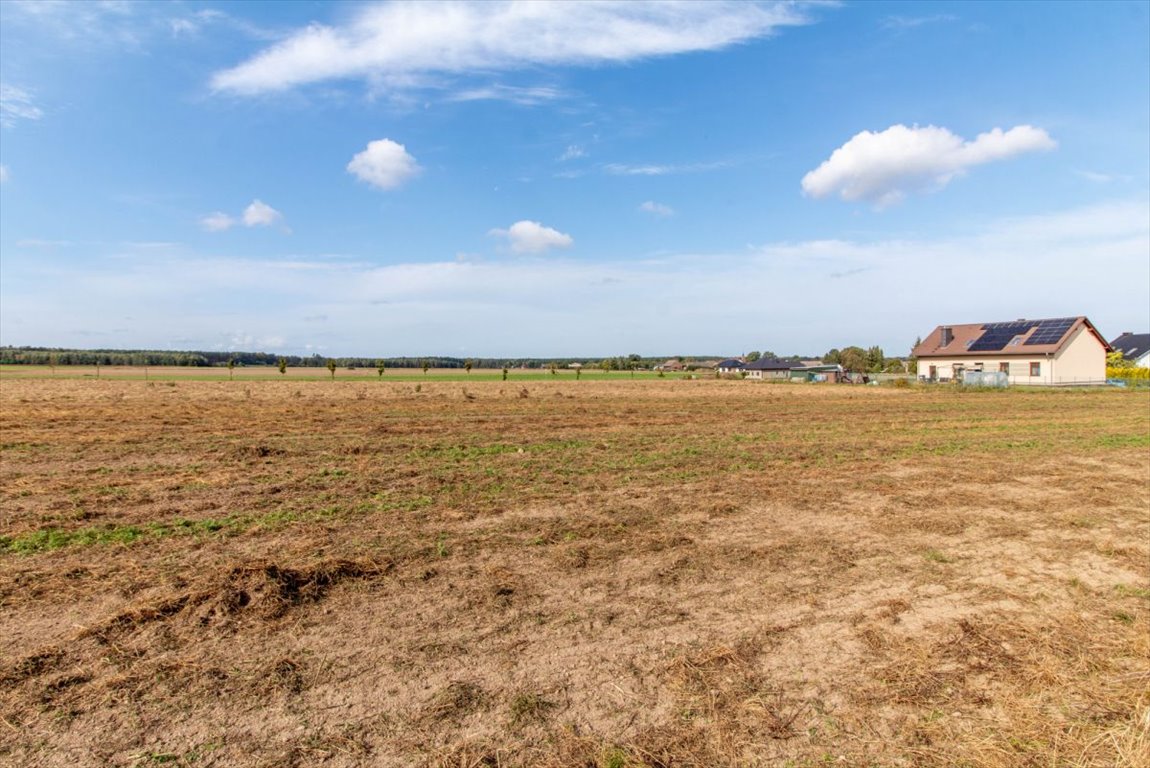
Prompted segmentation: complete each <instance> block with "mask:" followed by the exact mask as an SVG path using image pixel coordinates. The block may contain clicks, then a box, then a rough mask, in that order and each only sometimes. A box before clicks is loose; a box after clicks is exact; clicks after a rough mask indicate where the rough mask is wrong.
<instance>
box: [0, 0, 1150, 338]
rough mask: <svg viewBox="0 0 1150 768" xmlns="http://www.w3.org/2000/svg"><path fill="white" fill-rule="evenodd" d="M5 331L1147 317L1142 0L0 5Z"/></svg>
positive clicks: (870, 325)
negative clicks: (1048, 1) (1104, 0)
mask: <svg viewBox="0 0 1150 768" xmlns="http://www.w3.org/2000/svg"><path fill="white" fill-rule="evenodd" d="M0 87H2V92H0V109H2V113H0V122H2V125H0V166H2V167H0V179H2V181H0V343H3V344H17V345H20V344H30V345H43V346H66V347H89V348H90V347H111V348H165V349H206V350H213V349H225V350H226V349H237V350H240V349H242V350H260V351H270V352H285V353H301V354H311V353H318V354H323V355H367V356H393V355H425V354H428V355H429V354H441V355H456V356H460V357H466V356H469V355H475V356H537V357H548V356H576V355H586V356H600V355H603V356H606V355H617V354H630V353H639V354H643V355H664V354H666V355H672V354H696V353H700V354H701V353H708V354H739V353H742V352H746V351H749V350H752V349H759V350H764V349H766V350H772V351H774V352H776V353H778V354H792V353H801V354H811V353H822V352H825V351H826V350H827V349H829V348H831V347H842V346H846V345H850V344H858V345H861V346H870V345H872V344H879V345H881V346H883V347H884V349H885V350H886V351H887V353H888V354H903V353H905V352H906V350H907V349H908V348H909V346H910V345H911V343H912V342H913V341H914V339H915V337H916V336H920V335H926V333H927V332H929V331H930V330H931V329H932V328H933V327H934V326H935V325H937V324H940V323H962V322H977V321H995V320H1010V319H1014V318H1019V317H1057V316H1065V315H1078V314H1086V315H1088V316H1089V317H1090V318H1091V319H1092V320H1093V321H1094V322H1095V324H1096V325H1097V326H1098V327H1099V329H1100V330H1101V331H1102V333H1103V334H1104V335H1106V336H1107V337H1114V336H1117V335H1118V334H1119V333H1121V332H1123V331H1135V332H1138V331H1145V330H1147V328H1150V4H1148V3H1145V2H1142V3H1089V4H1086V3H1082V4H1076V3H1053V4H1038V3H1016V4H995V3H921V4H920V3H891V4H884V3H877V2H868V3H815V4H802V3H762V4H755V3H747V2H739V3H722V2H708V3H668V4H664V3H649V4H642V3H635V2H624V3H572V2H567V3H556V4H550V3H542V2H535V3H528V4H515V3H495V2H490V3H482V4H454V3H422V4H407V3H354V4H351V3H348V4H344V3H307V2H295V3H283V4H278V3H270V2H259V3H215V2H205V3H190V2H175V3H135V2H131V3H127V2H126V3H117V2H104V3H101V2H92V1H89V2H84V3H78V4H72V3H54V2H45V1H44V0H37V1H36V2H19V1H17V0H6V2H3V3H0Z"/></svg>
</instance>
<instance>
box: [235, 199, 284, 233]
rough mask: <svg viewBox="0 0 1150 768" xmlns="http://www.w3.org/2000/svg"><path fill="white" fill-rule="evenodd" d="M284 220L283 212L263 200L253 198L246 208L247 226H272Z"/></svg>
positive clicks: (245, 221) (245, 222)
mask: <svg viewBox="0 0 1150 768" xmlns="http://www.w3.org/2000/svg"><path fill="white" fill-rule="evenodd" d="M282 220H283V214H282V213H280V212H279V211H277V210H276V209H275V208H272V207H271V206H270V205H268V204H267V203H265V202H263V201H262V200H252V203H251V205H249V206H248V207H247V208H245V209H244V226H245V227H270V226H271V225H272V224H275V223H277V222H279V221H282Z"/></svg>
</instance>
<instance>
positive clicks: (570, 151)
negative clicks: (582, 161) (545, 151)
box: [559, 144, 587, 163]
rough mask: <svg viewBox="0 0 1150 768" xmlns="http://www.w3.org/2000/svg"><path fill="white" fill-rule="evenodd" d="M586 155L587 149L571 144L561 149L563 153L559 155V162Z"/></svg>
mask: <svg viewBox="0 0 1150 768" xmlns="http://www.w3.org/2000/svg"><path fill="white" fill-rule="evenodd" d="M586 156H587V150H585V149H583V147H581V146H579V145H578V144H571V145H569V146H568V147H567V149H565V150H563V154H561V155H560V156H559V162H561V163H564V162H567V161H568V160H578V159H579V158H581V157H586Z"/></svg>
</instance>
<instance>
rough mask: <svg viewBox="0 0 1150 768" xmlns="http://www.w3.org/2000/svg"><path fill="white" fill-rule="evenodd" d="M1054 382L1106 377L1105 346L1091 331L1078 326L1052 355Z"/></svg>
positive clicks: (1091, 381)
mask: <svg viewBox="0 0 1150 768" xmlns="http://www.w3.org/2000/svg"><path fill="white" fill-rule="evenodd" d="M1051 376H1052V377H1053V383H1055V384H1076V383H1088V382H1089V383H1094V384H1097V383H1099V382H1101V381H1105V379H1106V348H1105V347H1103V346H1102V344H1101V343H1099V341H1098V337H1096V336H1095V335H1094V334H1093V333H1091V332H1090V331H1089V330H1087V329H1086V328H1085V327H1080V328H1079V329H1078V330H1077V331H1075V332H1074V336H1073V337H1072V338H1071V339H1070V341H1069V342H1068V343H1066V344H1063V345H1062V348H1061V349H1060V350H1058V352H1057V353H1056V354H1055V356H1054V365H1052V366H1051Z"/></svg>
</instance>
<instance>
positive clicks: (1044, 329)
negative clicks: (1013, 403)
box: [914, 316, 1111, 385]
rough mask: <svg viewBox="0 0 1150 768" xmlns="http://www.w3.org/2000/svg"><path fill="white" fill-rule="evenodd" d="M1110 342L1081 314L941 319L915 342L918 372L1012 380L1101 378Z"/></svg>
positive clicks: (927, 376) (932, 376)
mask: <svg viewBox="0 0 1150 768" xmlns="http://www.w3.org/2000/svg"><path fill="white" fill-rule="evenodd" d="M1110 351H1111V348H1110V345H1109V344H1107V343H1106V339H1104V338H1102V334H1100V333H1099V332H1098V329H1097V328H1095V327H1094V324H1093V323H1091V322H1090V320H1088V319H1087V318H1086V317H1084V316H1078V317H1058V318H1052V319H1048V320H1014V321H1010V322H998V323H966V324H963V325H940V326H938V327H937V328H935V329H934V330H933V331H931V332H930V334H929V335H928V336H927V337H926V338H925V339H923V341H922V343H921V344H919V345H918V346H916V347H915V348H914V356H915V357H917V358H918V377H919V379H922V380H924V381H952V380H955V379H957V380H961V379H962V377H963V373H964V372H966V371H983V372H991V371H1001V372H1003V373H1005V374H1006V375H1007V377H1008V380H1009V382H1010V383H1011V384H1035V385H1072V384H1101V383H1102V382H1104V381H1105V380H1106V353H1107V352H1110Z"/></svg>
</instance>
